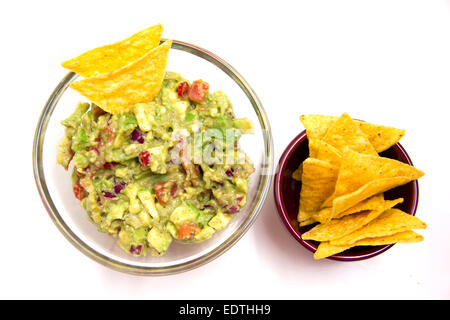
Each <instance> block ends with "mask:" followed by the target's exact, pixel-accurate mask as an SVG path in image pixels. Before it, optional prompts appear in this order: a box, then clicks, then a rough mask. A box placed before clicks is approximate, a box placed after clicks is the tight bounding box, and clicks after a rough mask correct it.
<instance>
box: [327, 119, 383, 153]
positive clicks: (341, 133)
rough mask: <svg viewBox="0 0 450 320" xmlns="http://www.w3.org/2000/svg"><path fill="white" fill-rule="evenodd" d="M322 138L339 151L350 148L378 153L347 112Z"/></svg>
mask: <svg viewBox="0 0 450 320" xmlns="http://www.w3.org/2000/svg"><path fill="white" fill-rule="evenodd" d="M322 140H323V141H324V142H326V143H328V144H330V145H332V146H333V147H335V148H336V149H337V150H339V151H343V150H344V149H345V148H350V149H351V150H353V151H356V152H359V153H363V154H372V155H378V153H377V152H376V150H375V149H374V147H373V146H372V144H371V143H370V141H369V139H368V138H367V136H366V135H365V134H364V133H363V132H362V131H361V130H360V128H359V126H358V125H357V124H356V123H355V122H354V121H353V120H352V118H350V116H349V115H348V114H347V113H344V114H343V115H342V116H341V117H340V118H339V119H337V120H336V122H335V123H334V124H333V125H332V126H331V127H330V128H329V129H328V131H327V133H326V134H325V136H324V137H323V138H322Z"/></svg>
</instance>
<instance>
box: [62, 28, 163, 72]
mask: <svg viewBox="0 0 450 320" xmlns="http://www.w3.org/2000/svg"><path fill="white" fill-rule="evenodd" d="M162 32H163V26H162V25H161V24H158V25H156V26H152V27H150V28H147V29H145V30H142V31H140V32H138V33H136V34H134V35H132V36H131V37H129V38H127V39H125V40H122V41H119V42H116V43H114V44H109V45H106V46H102V47H99V48H95V49H92V50H89V51H87V52H85V53H83V54H81V55H79V56H78V57H75V58H73V59H70V60H68V61H65V62H63V63H62V66H63V67H64V68H67V69H69V70H71V71H73V72H76V73H78V74H79V75H81V76H83V77H85V78H87V77H92V76H95V75H98V74H101V73H107V72H113V71H114V70H117V69H120V68H122V67H124V66H126V65H127V64H129V63H131V62H133V61H136V60H138V59H139V58H140V57H142V56H144V55H145V54H146V53H147V52H149V51H150V50H152V49H153V48H155V47H156V46H158V44H159V41H160V39H161V34H162Z"/></svg>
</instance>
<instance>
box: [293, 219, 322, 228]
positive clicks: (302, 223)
mask: <svg viewBox="0 0 450 320" xmlns="http://www.w3.org/2000/svg"><path fill="white" fill-rule="evenodd" d="M316 222H317V221H316V220H315V219H314V218H309V219H308V220H304V221H301V222H299V224H298V225H299V226H300V227H304V226H309V225H310V224H313V223H316Z"/></svg>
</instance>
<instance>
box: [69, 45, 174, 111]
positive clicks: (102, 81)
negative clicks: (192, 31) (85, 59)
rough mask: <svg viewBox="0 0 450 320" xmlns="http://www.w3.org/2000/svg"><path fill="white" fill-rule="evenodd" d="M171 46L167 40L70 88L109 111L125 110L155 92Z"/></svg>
mask: <svg viewBox="0 0 450 320" xmlns="http://www.w3.org/2000/svg"><path fill="white" fill-rule="evenodd" d="M171 46H172V41H171V40H167V41H165V42H164V43H163V44H161V45H160V46H158V47H156V48H154V49H152V50H150V51H149V52H148V53H146V54H145V55H144V56H142V57H141V58H139V59H138V60H135V61H134V62H132V63H130V64H128V65H126V66H125V67H123V68H121V69H118V70H115V71H113V72H109V73H103V74H100V75H97V76H94V77H91V78H86V79H83V80H80V81H77V82H73V83H72V84H71V85H70V87H71V88H73V89H75V90H77V91H78V92H79V93H80V94H81V95H83V96H85V97H86V98H87V99H89V100H90V101H92V102H94V103H95V104H96V105H98V106H99V107H101V108H102V109H103V110H105V111H107V112H109V113H113V114H115V113H121V112H127V111H129V110H130V109H131V107H132V106H133V105H135V104H136V103H138V102H145V101H151V100H153V99H154V98H155V97H156V96H157V95H158V93H159V90H160V88H161V84H162V81H163V79H164V72H165V68H166V65H167V58H168V54H169V49H170V47H171Z"/></svg>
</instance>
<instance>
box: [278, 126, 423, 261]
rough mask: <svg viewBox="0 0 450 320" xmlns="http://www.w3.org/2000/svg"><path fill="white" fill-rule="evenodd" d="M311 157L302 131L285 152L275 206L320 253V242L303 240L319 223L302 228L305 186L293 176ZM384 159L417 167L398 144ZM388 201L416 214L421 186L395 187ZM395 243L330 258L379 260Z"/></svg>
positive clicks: (297, 236)
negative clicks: (301, 203) (299, 218)
mask: <svg viewBox="0 0 450 320" xmlns="http://www.w3.org/2000/svg"><path fill="white" fill-rule="evenodd" d="M308 156H309V149H308V138H307V136H306V131H303V132H301V133H300V134H299V135H298V136H297V137H295V138H294V140H292V141H291V143H290V144H289V145H288V147H287V148H286V149H285V151H284V152H283V154H282V156H281V158H280V161H279V163H278V167H277V171H276V174H275V179H274V195H275V203H276V206H277V209H278V213H279V215H280V218H281V220H282V221H283V223H284V225H285V226H286V228H287V229H288V231H289V232H290V233H291V234H292V236H293V237H294V238H295V239H296V240H297V241H298V242H300V243H301V244H302V245H303V246H304V247H305V248H306V249H308V250H310V251H311V252H316V250H317V247H318V245H319V242H317V241H311V240H303V239H302V237H301V235H302V234H303V233H305V232H307V231H308V230H310V229H312V228H313V227H314V226H315V225H317V224H311V225H308V226H303V227H299V224H298V222H297V214H298V208H299V200H300V190H301V187H302V183H301V182H300V181H297V180H295V179H293V178H292V173H293V172H294V171H295V170H296V169H297V168H298V166H299V165H300V164H301V163H302V162H303V161H304V160H306V158H308ZM380 156H382V157H386V158H390V159H395V160H398V161H401V162H403V163H406V164H409V165H411V166H412V165H413V164H412V161H411V159H410V158H409V156H408V154H407V153H406V151H405V149H404V148H403V147H402V146H401V145H400V144H399V143H396V144H395V145H393V146H392V147H391V148H389V149H388V150H386V151H383V152H381V153H380ZM384 197H385V199H387V200H393V199H397V198H403V199H404V201H403V202H402V203H400V204H398V205H396V206H395V208H398V209H400V210H402V211H404V212H406V213H409V214H411V215H415V213H416V210H417V204H418V199H419V185H418V183H417V180H413V181H411V182H409V183H407V184H405V185H402V186H399V187H396V188H393V189H391V190H389V191H386V192H385V193H384ZM393 245H394V244H389V245H380V246H358V247H353V248H350V249H348V250H346V251H344V252H341V253H338V254H335V255H333V256H330V257H328V259H331V260H337V261H359V260H364V259H368V258H372V257H375V256H377V255H379V254H380V253H383V252H385V251H386V250H388V249H390V248H391V247H392V246H393Z"/></svg>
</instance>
